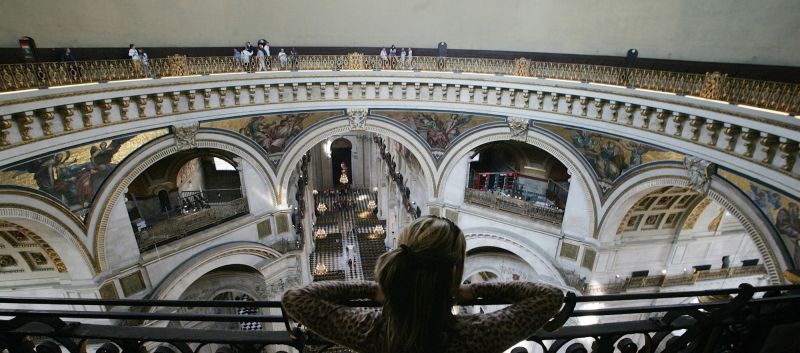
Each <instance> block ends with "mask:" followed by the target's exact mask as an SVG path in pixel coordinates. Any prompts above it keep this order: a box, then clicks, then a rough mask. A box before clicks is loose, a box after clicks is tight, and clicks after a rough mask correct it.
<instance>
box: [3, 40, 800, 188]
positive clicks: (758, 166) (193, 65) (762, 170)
mask: <svg viewBox="0 0 800 353" xmlns="http://www.w3.org/2000/svg"><path fill="white" fill-rule="evenodd" d="M301 58H302V60H300V61H299V69H300V70H313V69H330V68H341V69H349V68H353V67H355V68H359V69H360V68H370V67H375V65H382V63H380V62H378V63H375V60H374V58H372V57H368V56H365V57H364V58H365V59H364V66H363V67H361V66H358V65H355V66H354V65H353V63H352V62H350V61H346V60H344V59H345V58H346V56H307V57H301ZM191 59H192V60H188V59H187V60H188V63H187V64H185V65H186V66H185V67H183V66H181V67H182V68H181V69H180V70H178V69H175V68H174V67H173V70H174V71H175V72H174V73H180V74H182V75H184V76H181V77H171V78H170V77H166V76H162V78H160V79H143V80H137V81H123V82H109V83H103V84H90V85H86V86H77V87H76V86H72V87H61V88H50V89H47V90H37V91H30V92H14V93H6V94H4V95H0V160H3V161H6V162H9V163H10V162H13V161H15V160H19V159H22V158H30V157H33V156H34V154H30V155H28V154H25V153H19V150H17V149H15V147H18V146H24V145H29V144H30V145H31V146H29V148H26V149H25V150H29V151H40V153H42V152H45V151H47V150H52V148H53V142H50V141H48V140H51V139H56V140H54V141H58V143H61V144H63V143H66V142H77V141H81V140H84V141H89V140H90V138H93V139H96V138H97V136H98V134H96V133H95V132H96V131H97V132H99V131H100V130H102V131H103V136H112V135H113V133H114V131H134V130H136V129H142V128H144V127H146V128H149V129H152V128H157V127H164V126H170V125H173V124H175V123H178V122H180V123H191V122H192V121H198V120H202V119H203V118H204V117H207V116H210V115H215V116H233V115H244V114H248V113H251V114H255V113H258V112H264V111H281V110H282V111H288V110H292V109H299V108H301V107H302V108H303V109H309V108H323V107H326V108H330V107H352V106H363V107H372V106H375V107H377V106H383V107H386V106H395V107H396V106H404V105H407V104H413V105H414V107H425V108H431V109H437V108H438V109H449V110H453V109H458V110H461V111H475V112H483V113H491V114H498V115H506V116H512V117H522V118H527V119H533V120H535V121H536V120H541V121H546V122H550V123H558V124H565V125H570V126H578V127H585V128H592V129H596V130H602V131H614V133H618V134H622V135H627V136H632V135H638V136H637V138H638V139H640V140H644V141H651V142H652V143H654V144H657V145H661V146H663V147H665V148H669V149H673V150H676V151H679V152H682V153H687V154H691V155H695V156H699V157H701V158H704V159H707V160H710V161H712V162H714V163H717V164H720V165H726V164H727V166H728V167H730V168H733V169H742V170H745V171H746V172H750V173H752V174H753V175H754V176H757V177H759V178H765V179H766V180H770V181H774V182H778V183H779V185H778V186H781V187H785V188H786V189H787V191H792V192H795V191H797V192H798V193H800V187H797V186H796V185H795V186H791V184H792V183H789V182H787V180H795V179H797V177H798V176H800V166H798V164H797V163H796V160H797V156H798V150H800V148H798V141H800V121H798V120H797V119H795V118H794V117H791V116H786V115H781V114H777V113H774V112H773V113H770V112H762V111H758V110H752V109H747V108H742V107H737V106H733V105H730V104H727V103H725V104H723V103H719V102H713V101H708V100H701V99H693V98H690V97H683V96H678V95H668V94H664V93H658V92H649V91H645V90H637V89H630V88H621V87H609V86H604V85H596V84H590V83H583V82H577V80H575V82H573V81H563V80H562V78H559V79H557V80H554V79H550V78H551V77H566V78H567V79H580V80H583V79H584V78H585V77H584V78H582V77H579V73H581V72H583V73H584V75H589V76H591V75H600V74H599V73H598V72H605V71H602V70H601V71H591V70H589V71H585V70H584V71H580V70H577V69H574V68H572V66H569V65H566V66H558V65H556V64H552V63H546V64H547V65H545V63H528V64H524V62H522V63H523V64H524V65H523V64H519V65H517V66H515V65H516V64H514V62H513V61H503V60H489V59H486V60H484V59H466V58H448V59H446V60H441V58H426V57H415V58H414V61H413V62H412V63H411V64H410V65H411V67H413V68H414V69H422V70H425V71H423V72H418V71H411V70H405V71H402V70H401V71H396V70H382V71H365V70H361V71H340V72H335V71H327V72H318V71H317V72H309V71H299V72H287V71H271V72H259V73H227V74H225V73H219V74H217V72H232V71H236V70H235V69H236V68H237V66H236V65H237V64H236V63H235V62H229V61H226V59H224V58H202V59H203V60H201V61H197V60H194V59H197V58H191ZM164 60H167V59H164ZM151 62H152V63H151V65H152V68H153V70H156V69H157V68H158V67H162V68H163V69H159V70H162V71H163V70H167V69H166V67H171V66H169V65H167V64H157V63H156V61H155V59H154V60H152V61H151ZM358 62H361V61H357V62H356V63H358ZM223 63H227V64H226V65H228V66H225V65H223ZM517 63H519V61H518V62H517ZM273 64H274V63H273ZM42 65H44V64H42ZM158 65H161V66H158ZM170 65H173V66H175V65H179V64H170ZM180 65H183V64H180ZM180 65H179V66H180ZM387 65H389V66H390V67H389V68H394V67H392V66H391V65H397V64H392V63H391V62H390V63H388V64H387ZM520 65H521V66H520ZM515 67H516V69H519V70H522V71H525V68H527V69H528V71H527V74H528V75H531V76H537V77H535V78H533V77H516V76H496V75H492V76H487V75H481V74H472V73H453V72H428V71H427V70H432V69H437V68H438V69H440V70H442V71H464V72H478V73H481V72H484V73H485V72H499V73H502V74H512V73H520V72H514V70H515V69H514V68H515ZM114 68H115V69H114V70H123V68H120V67H118V66H114ZM559 68H560V69H559ZM571 68H572V69H571ZM3 70H6V71H7V68H4V69H3ZM109 70H111V69H109ZM186 70H188V71H186ZM204 70H205V71H204ZM531 70H532V71H531ZM586 70H588V69H586ZM608 70H610V71H609V72H608V73H606V74H604V75H606V76H608V77H611V76H614V75H616V74H612V73H613V72H617V74H619V75H622V74H621V72H623V71H615V70H612V69H608ZM620 70H622V69H620ZM107 71H108V70H107ZM111 71H113V70H111ZM111 71H109V72H111ZM123 71H124V70H123ZM113 72H116V71H113ZM197 72H202V73H210V74H209V75H207V76H202V75H201V76H197V75H195V73H197ZM521 73H522V74H525V73H526V72H521ZM558 73H560V74H558ZM568 73H569V74H568ZM2 75H4V77H6V78H4V82H6V81H7V80H8V75H10V74H9V73H6V72H5V71H4V73H3V74H2ZM15 75H17V76H18V75H21V74H15ZM115 75H116V74H115ZM193 75H194V76H193ZM570 75H573V76H570ZM637 75H640V74H638V73H637V74H635V75H634V74H631V75H628V76H627V80H632V81H633V82H640V83H639V84H637V85H635V86H637V87H650V88H656V87H651V86H647V85H645V84H643V83H641V82H645V81H646V80H644V79H643V78H639V76H637ZM653 75H655V74H653ZM680 75H684V74H680ZM17 76H15V77H17ZM23 76H24V75H23ZM600 76H602V75H600ZM623 76H624V75H623ZM37 77H38V76H37ZM48 77H49V76H48ZM117 77H119V78H137V77H139V76H136V75H133V74H131V75H128V76H125V75H122V74H119V75H117V76H114V77H112V78H117ZM542 77H546V78H547V79H543V78H542ZM587 77H588V76H587ZM592 77H593V76H592ZM602 77H605V76H602ZM592 80H594V81H599V82H611V79H608V80H605V81H603V80H601V79H592ZM637 80H638V81H637ZM665 80H666V79H665ZM697 80H700V81H699V82H703V80H701V79H700V78H697ZM615 82H616V81H615ZM665 82H674V80H666V81H665ZM617 83H619V82H617ZM6 84H7V82H6ZM697 85H700V84H699V83H698V84H696V85H694V86H691V85H690V86H691V87H695V86H697ZM675 87H677V86H675ZM681 87H688V86H686V85H683V84H682V85H681ZM648 89H649V88H648ZM787 89H788V88H787ZM792 89H796V88H792ZM664 90H665V91H667V92H669V90H668V89H666V88H665V89H664ZM695 91H696V89H695V88H691V89H686V91H681V92H680V93H686V94H689V93H691V94H697V92H695ZM792 92H794V91H792ZM720 94H721V93H720ZM702 95H703V94H701V96H702ZM705 96H713V97H716V98H724V97H723V96H724V94H723V96H715V95H713V94H710V93H709V94H705ZM777 96H782V97H783V96H786V97H791V98H792V99H797V94H796V93H790V94H789V93H787V94H783V93H782V94H778V95H777ZM773 108H777V107H773ZM793 109H794V108H793ZM793 109H788V110H790V111H793ZM66 136H69V137H67V138H65V137H66ZM787 176H788V178H787ZM781 180H783V181H781Z"/></svg>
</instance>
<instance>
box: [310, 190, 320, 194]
mask: <svg viewBox="0 0 800 353" xmlns="http://www.w3.org/2000/svg"><path fill="white" fill-rule="evenodd" d="M311 194H312V195H314V196H317V194H319V191H317V189H314V190H311Z"/></svg>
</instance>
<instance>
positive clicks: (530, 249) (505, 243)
mask: <svg viewBox="0 0 800 353" xmlns="http://www.w3.org/2000/svg"><path fill="white" fill-rule="evenodd" d="M464 235H465V237H466V239H467V252H469V251H470V250H473V249H477V248H481V247H495V248H500V249H503V250H506V251H508V252H510V253H513V254H515V255H517V256H519V257H520V258H521V259H523V260H524V261H525V262H527V263H528V265H529V266H530V267H531V268H532V269H533V270H534V271H535V272H536V273H537V274H542V275H544V276H547V277H550V278H553V280H555V281H556V282H558V283H554V284H557V285H560V286H566V282H565V281H564V279H563V278H562V277H561V274H560V273H559V272H558V269H557V268H556V267H555V266H554V265H553V263H552V262H551V261H550V260H549V259H550V258H551V256H547V255H545V253H544V251H542V250H541V249H539V248H538V247H537V246H536V245H535V244H533V243H531V244H524V243H522V242H520V241H519V240H518V239H514V238H515V237H514V236H508V235H504V234H502V231H492V230H488V231H487V230H483V229H481V230H477V229H476V230H465V231H464Z"/></svg>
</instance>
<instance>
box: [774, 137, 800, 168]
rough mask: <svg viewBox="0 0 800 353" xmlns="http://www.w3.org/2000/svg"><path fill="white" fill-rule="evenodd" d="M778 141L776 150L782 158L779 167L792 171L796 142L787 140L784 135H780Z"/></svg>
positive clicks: (795, 158)
mask: <svg viewBox="0 0 800 353" xmlns="http://www.w3.org/2000/svg"><path fill="white" fill-rule="evenodd" d="M779 142H780V144H779V145H778V150H779V151H780V152H781V158H782V159H783V165H781V169H782V170H784V171H787V172H789V171H792V169H793V168H794V163H795V161H796V160H797V150H798V145H797V142H796V141H792V140H789V139H787V138H785V137H781V138H780V139H779Z"/></svg>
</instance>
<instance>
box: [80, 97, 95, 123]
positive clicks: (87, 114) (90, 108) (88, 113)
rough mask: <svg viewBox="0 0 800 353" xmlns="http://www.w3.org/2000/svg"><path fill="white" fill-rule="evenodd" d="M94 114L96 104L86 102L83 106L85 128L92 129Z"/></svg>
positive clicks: (82, 117)
mask: <svg viewBox="0 0 800 353" xmlns="http://www.w3.org/2000/svg"><path fill="white" fill-rule="evenodd" d="M93 112H94V102H86V103H83V105H81V113H83V116H81V119H83V127H92V113H93Z"/></svg>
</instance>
